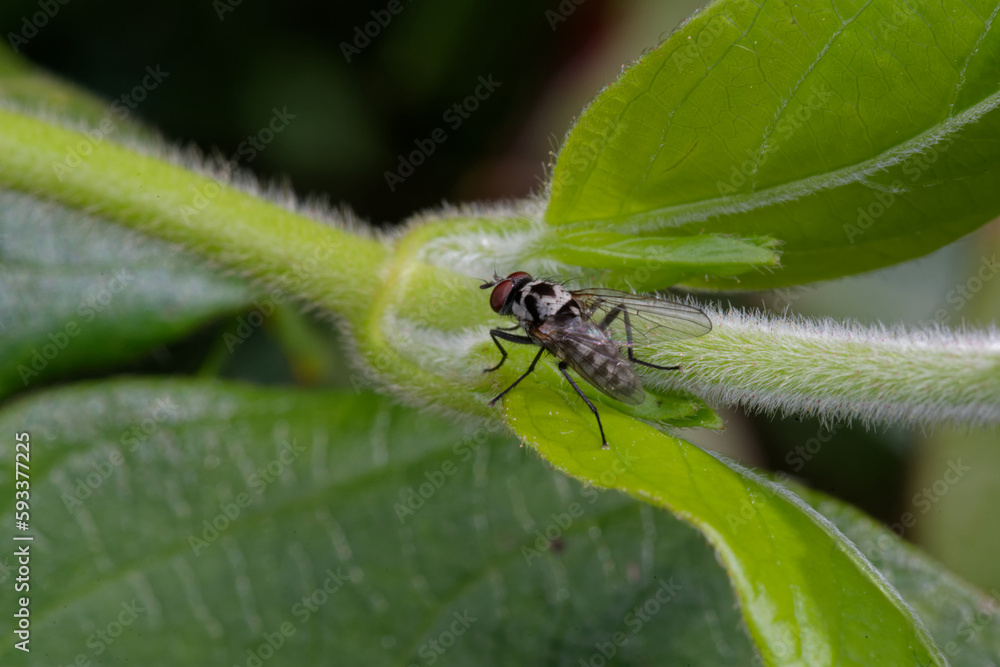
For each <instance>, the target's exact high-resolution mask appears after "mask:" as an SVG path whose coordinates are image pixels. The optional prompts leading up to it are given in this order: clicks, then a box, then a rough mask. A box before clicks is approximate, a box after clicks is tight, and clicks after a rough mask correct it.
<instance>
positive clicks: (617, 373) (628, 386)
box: [534, 319, 646, 405]
mask: <svg viewBox="0 0 1000 667" xmlns="http://www.w3.org/2000/svg"><path fill="white" fill-rule="evenodd" d="M534 335H535V336H536V337H537V338H538V339H539V340H540V341H541V342H542V344H543V345H544V346H545V348H546V349H547V350H548V351H549V352H551V353H552V354H553V355H555V356H556V357H558V358H559V359H562V360H563V361H565V362H566V363H567V364H569V366H570V367H571V368H572V369H573V370H574V371H576V372H577V373H579V375H580V376H581V377H582V378H583V379H584V380H586V381H587V382H588V383H590V384H591V385H593V386H594V387H596V388H597V389H599V390H601V392H603V393H604V394H607V395H608V396H610V397H611V398H613V399H615V400H617V401H621V402H622V403H628V404H630V405H639V404H640V403H642V402H643V401H644V400H645V399H646V392H645V391H643V389H642V381H641V380H640V379H639V376H638V375H637V374H636V372H635V369H634V368H632V364H630V363H629V362H628V360H627V359H624V358H622V355H621V353H620V352H619V350H618V345H617V344H616V343H615V342H614V341H612V340H611V339H610V338H609V337H608V336H607V334H606V333H604V332H603V331H601V330H600V329H599V328H598V327H597V326H596V325H594V324H593V323H592V322H588V321H587V320H584V319H577V320H576V321H575V322H574V323H571V324H568V325H551V324H548V323H546V324H542V325H541V326H540V327H538V328H537V329H536V330H535V331H534Z"/></svg>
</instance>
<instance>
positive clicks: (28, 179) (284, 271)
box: [0, 109, 388, 324]
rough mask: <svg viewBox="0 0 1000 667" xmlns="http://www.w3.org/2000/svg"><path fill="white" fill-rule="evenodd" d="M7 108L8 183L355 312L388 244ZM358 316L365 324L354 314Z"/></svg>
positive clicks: (4, 167)
mask: <svg viewBox="0 0 1000 667" xmlns="http://www.w3.org/2000/svg"><path fill="white" fill-rule="evenodd" d="M105 134H107V132H104V133H101V132H100V131H99V130H98V129H94V130H90V131H88V133H86V134H84V133H81V132H75V131H72V130H68V129H66V128H63V127H60V126H58V125H55V124H52V123H48V122H44V121H41V120H38V119H35V118H32V117H29V116H26V115H22V114H19V113H17V112H15V111H11V110H7V109H0V156H2V158H0V182H2V184H3V185H4V186H6V187H8V188H11V189H15V190H22V191H25V192H29V193H39V194H41V195H43V196H45V197H47V198H51V199H55V200H57V201H60V202H63V203H65V204H67V205H69V206H75V207H78V208H81V209H84V210H87V211H91V212H96V213H99V214H101V215H104V216H106V217H108V218H109V219H111V220H114V221H117V222H119V223H121V224H122V225H125V226H128V227H132V228H134V229H136V230H138V231H140V232H143V233H146V234H150V235H153V236H157V237H160V238H162V239H166V240H168V241H171V242H174V243H177V244H180V245H182V246H184V247H186V248H188V249H190V250H191V251H192V252H195V253H198V254H200V255H202V256H203V257H206V258H208V259H210V260H212V261H214V262H217V263H219V264H221V265H222V266H224V267H226V268H228V269H235V270H237V271H240V272H242V273H244V274H246V275H250V276H252V277H255V278H259V279H262V280H264V281H265V282H267V283H268V284H270V285H273V286H275V287H280V288H282V289H284V290H287V291H288V292H290V293H293V294H296V295H298V296H300V297H304V298H306V299H307V300H309V301H311V302H313V303H316V304H318V305H320V306H323V307H325V308H327V309H329V310H331V311H334V312H336V313H338V314H339V315H341V316H343V317H345V318H347V319H348V320H352V319H353V315H352V313H354V312H355V310H354V308H352V306H354V305H355V304H357V303H358V302H359V301H360V302H365V301H367V300H370V299H371V298H373V296H374V293H375V290H376V289H377V286H378V281H377V280H373V279H372V274H373V272H376V271H377V270H378V269H379V268H380V266H381V265H382V263H383V262H384V260H385V259H386V257H387V256H388V253H387V251H386V249H385V247H384V246H383V245H382V244H381V243H379V242H378V241H376V240H374V239H370V238H365V237H363V236H360V235H358V234H356V233H351V232H350V231H348V230H346V229H342V228H338V227H335V226H333V225H319V224H316V222H315V221H314V220H311V219H309V218H307V217H305V216H303V215H300V214H298V213H296V212H293V211H290V210H288V209H285V208H282V207H280V206H277V205H275V204H273V203H271V202H268V201H267V200H265V199H263V198H261V197H258V196H254V194H252V193H248V192H244V191H242V190H240V189H237V188H235V187H231V186H230V184H229V179H230V177H231V172H229V171H227V170H225V169H223V170H222V171H220V173H218V174H216V175H215V177H214V178H212V177H209V176H207V175H202V174H198V173H195V172H194V171H191V170H189V169H185V168H183V167H181V166H177V165H174V164H171V163H169V162H166V161H164V160H163V159H162V158H159V157H156V156H147V155H143V154H140V153H138V152H136V151H134V150H129V149H127V148H125V147H123V146H121V145H119V144H116V143H114V142H112V141H108V140H106V139H104V138H103V137H104V135H105ZM352 324H356V323H355V322H352Z"/></svg>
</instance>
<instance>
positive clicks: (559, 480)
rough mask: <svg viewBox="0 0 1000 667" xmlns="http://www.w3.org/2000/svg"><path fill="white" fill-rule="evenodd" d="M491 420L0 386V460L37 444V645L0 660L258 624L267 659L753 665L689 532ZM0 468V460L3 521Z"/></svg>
mask: <svg viewBox="0 0 1000 667" xmlns="http://www.w3.org/2000/svg"><path fill="white" fill-rule="evenodd" d="M501 429H502V427H501V426H500V425H499V424H496V423H494V424H490V425H488V426H479V427H475V426H469V427H467V428H466V429H464V430H463V429H459V428H457V427H455V426H454V425H453V424H452V423H450V422H449V421H448V420H444V419H441V418H437V417H430V416H427V415H423V414H420V413H418V412H416V411H413V410H410V409H404V408H400V407H394V406H392V405H391V404H390V403H389V402H388V401H387V400H386V399H384V398H379V397H376V396H372V395H369V394H361V395H352V394H349V393H339V392H323V393H307V392H303V391H298V390H290V389H288V388H280V389H259V388H252V387H245V386H239V385H232V384H224V383H219V382H205V383H200V382H193V381H145V382H143V381H116V382H106V383H102V384H96V385H91V386H77V387H66V388H62V389H59V390H55V391H49V392H42V393H38V394H36V395H34V396H33V397H31V398H29V399H27V400H22V401H20V402H17V403H13V404H10V405H8V406H7V407H6V408H5V409H4V410H3V411H2V412H0V430H2V431H3V432H4V433H7V434H9V435H8V437H5V438H3V439H2V440H0V455H2V457H3V459H2V460H4V461H13V460H14V454H13V448H14V438H13V437H12V435H11V434H14V433H19V432H27V433H29V434H30V439H31V461H30V466H31V468H30V470H31V498H30V502H31V528H30V530H29V531H27V533H20V534H21V535H24V534H32V535H34V536H35V541H34V542H32V543H31V549H32V553H33V554H34V555H33V560H32V561H31V568H32V569H31V573H32V574H31V576H32V579H31V607H30V609H31V622H32V628H33V635H32V642H33V643H32V645H31V646H32V651H31V653H30V654H26V655H22V654H20V653H19V652H16V651H15V649H14V648H13V646H12V642H11V641H6V642H4V644H3V645H2V646H0V662H3V663H4V664H6V663H8V662H10V661H11V660H16V661H17V662H18V664H23V665H45V666H46V667H48V666H50V665H53V664H71V663H73V662H74V660H76V659H77V656H83V657H84V658H86V659H89V660H91V661H92V662H91V664H110V662H112V661H121V660H128V661H129V662H131V663H134V664H141V665H149V666H154V665H178V664H227V665H228V664H239V665H247V664H253V663H252V662H251V654H253V655H257V656H258V657H260V656H262V655H263V656H264V657H266V656H267V654H268V652H269V651H270V650H271V649H270V648H269V646H268V642H271V643H272V644H278V643H280V644H281V646H280V648H278V649H276V650H275V659H274V660H273V663H268V662H267V661H266V660H265V661H264V662H265V664H288V665H291V664H302V665H313V664H315V665H319V664H331V663H332V664H345V665H347V664H353V665H400V664H412V663H415V664H420V665H423V664H429V661H430V659H431V658H430V657H428V656H431V657H435V658H440V661H438V662H436V664H442V665H468V664H481V665H501V664H502V665H510V664H565V665H576V664H578V661H579V660H584V661H590V660H592V659H593V661H594V664H598V661H599V660H602V659H603V658H602V656H601V651H602V650H603V651H604V652H615V653H616V654H617V657H616V658H615V662H616V664H625V665H640V664H690V665H718V664H750V663H751V661H752V660H753V659H754V649H753V647H752V645H751V644H750V642H749V640H748V638H747V636H746V631H745V629H743V627H742V624H741V622H740V618H739V614H738V612H737V610H736V609H735V608H734V606H733V604H732V597H731V595H732V593H731V589H730V587H729V584H728V582H727V580H726V578H725V575H724V573H723V572H722V570H721V568H719V566H718V563H717V562H716V560H715V559H714V558H713V557H712V551H711V549H710V547H708V545H706V544H705V542H704V540H703V539H702V538H701V536H700V535H698V534H697V533H696V532H695V531H693V530H691V529H690V528H689V527H688V526H686V525H684V524H682V523H681V522H679V521H677V520H676V519H674V518H672V517H670V516H669V515H667V514H665V513H663V512H660V511H658V510H655V509H654V508H651V507H649V506H647V505H643V504H641V503H636V502H634V501H632V500H630V499H628V498H627V497H625V496H622V495H620V494H616V493H605V492H602V491H599V490H597V489H594V488H591V487H581V486H579V485H578V484H576V483H574V482H571V481H568V480H567V479H566V478H565V476H563V475H561V474H559V473H556V472H553V471H552V470H550V469H548V468H547V467H546V466H545V465H543V464H542V462H540V461H538V460H537V457H535V456H534V455H532V454H531V453H530V452H529V450H527V449H524V448H519V447H518V446H517V445H516V443H515V442H513V441H511V440H510V439H509V438H508V437H500V436H499V435H498V434H499V432H500V431H501ZM13 484H14V476H13V475H12V474H7V475H3V476H2V477H0V498H2V500H0V504H2V505H3V506H4V507H5V508H6V512H7V516H11V514H12V511H13V510H12V508H11V506H10V504H11V502H12V500H13V498H14V488H13ZM5 525H6V526H7V527H6V528H5V529H4V531H3V536H4V538H5V539H6V540H7V543H8V544H11V542H10V531H11V530H12V529H11V525H12V524H11V522H9V521H8V522H7V523H6V524H5ZM7 553H8V554H9V553H10V552H9V550H8V552H7ZM5 557H8V556H2V557H0V562H4V565H5V568H7V569H5V570H4V572H3V574H5V575H6V576H7V577H10V576H11V575H13V574H14V572H13V571H12V570H10V569H9V568H11V567H12V566H15V564H14V563H12V562H11V561H9V560H7V561H3V558H5ZM3 585H4V586H10V582H9V581H8V582H6V583H4V584H3ZM324 585H327V587H328V588H329V589H331V590H332V592H326V591H324V590H323V586H324ZM657 596H659V597H657ZM304 599H305V602H303V600H304ZM310 600H314V602H310ZM133 604H134V605H135V606H133ZM123 605H124V607H123ZM310 607H311V608H310ZM126 608H128V609H138V610H141V611H138V612H137V613H135V614H134V616H135V617H134V618H132V614H130V613H126V614H125V616H124V617H122V616H120V614H122V613H123V611H125V610H126ZM5 610H8V611H11V610H10V608H9V607H6V606H5ZM456 614H457V615H458V617H459V618H465V619H466V620H468V618H474V619H476V620H475V621H474V622H472V624H471V626H469V627H468V628H466V627H463V624H461V623H459V624H458V625H455V619H456ZM10 618H11V617H10V615H9V614H8V613H7V612H5V614H4V618H3V619H2V620H0V630H2V631H3V632H4V633H5V634H6V636H7V637H8V638H10V637H11V636H12V635H11V630H10ZM121 618H124V619H125V621H127V622H128V624H127V625H124V627H123V626H121V625H116V623H118V622H119V619H121ZM125 621H122V623H123V624H124V623H125ZM282 628H284V629H285V632H284V633H282ZM453 629H454V630H455V631H456V632H455V634H456V635H457V636H454V635H449V634H448V633H450V632H452V630H453ZM99 633H103V634H99ZM616 633H620V634H618V635H616ZM111 636H113V639H111V640H110V641H106V640H105V639H102V637H106V638H110V637H111ZM616 637H617V640H616ZM626 639H627V641H625V640H626ZM452 640H454V645H453V646H452V645H451V644H452ZM616 641H618V643H617V644H616V643H615V642H616ZM431 642H437V644H436V646H438V647H448V648H447V650H446V652H445V653H444V654H443V655H442V654H440V653H439V649H435V648H434V646H435V644H432V643H431ZM98 652H100V655H99V654H98ZM248 652H250V653H248ZM14 656H16V658H14Z"/></svg>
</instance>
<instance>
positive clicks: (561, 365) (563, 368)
mask: <svg viewBox="0 0 1000 667" xmlns="http://www.w3.org/2000/svg"><path fill="white" fill-rule="evenodd" d="M535 361H538V359H537V357H536V358H535ZM532 365H534V364H532ZM566 368H567V364H566V362H565V361H560V362H559V370H560V371H562V374H563V377H565V378H566V379H567V380H569V383H570V384H571V385H573V389H576V393H578V394H580V398H582V399H583V402H584V403H586V404H587V407H588V408H590V411H591V412H593V413H594V417H596V418H597V428H598V429H600V431H601V449H607V448H608V439H607V438H605V437H604V426H603V425H602V424H601V415H599V414H597V408H595V407H594V404H593V403H591V402H590V399H589V398H587V395H586V394H584V393H583V392H582V391H580V387H579V385H577V383H576V382H574V381H573V378H571V377H570V376H569V373H567V372H566ZM515 384H516V383H515Z"/></svg>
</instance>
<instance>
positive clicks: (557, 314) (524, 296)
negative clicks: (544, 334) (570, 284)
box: [511, 280, 580, 329]
mask: <svg viewBox="0 0 1000 667" xmlns="http://www.w3.org/2000/svg"><path fill="white" fill-rule="evenodd" d="M511 312H512V313H513V314H514V317H516V318H517V320H518V322H519V323H520V324H521V326H522V327H524V328H525V329H527V328H528V327H529V326H533V327H539V326H541V325H542V324H543V323H544V322H546V321H548V320H550V319H555V318H558V319H567V318H573V317H579V316H580V307H579V305H577V303H576V300H575V299H574V298H573V295H572V294H571V293H570V291H569V290H568V289H566V288H565V287H563V286H562V285H559V284H557V283H550V282H547V281H544V280H533V281H531V282H530V283H527V284H525V285H524V287H522V288H521V289H520V290H518V291H517V293H516V294H515V295H514V301H513V302H512V304H511Z"/></svg>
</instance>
